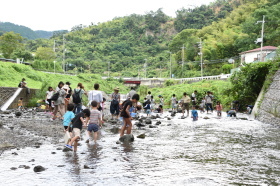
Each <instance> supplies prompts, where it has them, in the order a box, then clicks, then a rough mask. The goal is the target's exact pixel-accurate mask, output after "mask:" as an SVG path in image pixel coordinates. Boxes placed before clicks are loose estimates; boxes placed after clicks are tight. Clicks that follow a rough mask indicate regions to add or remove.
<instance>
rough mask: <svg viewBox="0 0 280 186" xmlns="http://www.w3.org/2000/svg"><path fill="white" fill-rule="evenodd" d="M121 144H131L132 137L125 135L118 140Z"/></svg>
mask: <svg viewBox="0 0 280 186" xmlns="http://www.w3.org/2000/svg"><path fill="white" fill-rule="evenodd" d="M119 140H120V141H121V142H133V141H134V136H133V135H132V134H126V135H124V136H122V137H120V139H119Z"/></svg>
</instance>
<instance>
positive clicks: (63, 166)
mask: <svg viewBox="0 0 280 186" xmlns="http://www.w3.org/2000/svg"><path fill="white" fill-rule="evenodd" d="M57 167H65V165H58V166H57Z"/></svg>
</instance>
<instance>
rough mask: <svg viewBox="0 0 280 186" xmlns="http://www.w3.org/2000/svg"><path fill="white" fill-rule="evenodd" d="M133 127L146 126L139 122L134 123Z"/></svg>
mask: <svg viewBox="0 0 280 186" xmlns="http://www.w3.org/2000/svg"><path fill="white" fill-rule="evenodd" d="M134 125H136V126H137V127H145V126H146V125H145V124H143V123H141V122H136V123H135V124H134Z"/></svg>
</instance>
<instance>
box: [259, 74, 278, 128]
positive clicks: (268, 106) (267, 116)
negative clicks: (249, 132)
mask: <svg viewBox="0 0 280 186" xmlns="http://www.w3.org/2000/svg"><path fill="white" fill-rule="evenodd" d="M256 119H258V120H260V121H262V122H264V123H270V124H278V125H280V70H278V71H277V72H276V73H275V75H274V78H273V82H272V84H271V85H270V87H269V89H268V91H267V92H266V93H265V94H264V96H263V99H262V101H261V105H260V108H259V110H258V112H257V114H256Z"/></svg>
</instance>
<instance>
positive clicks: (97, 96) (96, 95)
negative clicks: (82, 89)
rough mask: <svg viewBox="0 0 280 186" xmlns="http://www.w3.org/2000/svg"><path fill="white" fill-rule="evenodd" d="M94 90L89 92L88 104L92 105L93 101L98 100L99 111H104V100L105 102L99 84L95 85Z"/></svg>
mask: <svg viewBox="0 0 280 186" xmlns="http://www.w3.org/2000/svg"><path fill="white" fill-rule="evenodd" d="M93 88H94V90H91V91H89V92H88V101H89V103H88V105H89V106H90V107H91V102H92V101H96V102H97V109H98V110H99V111H102V104H101V103H102V102H103V95H102V92H101V91H100V90H99V84H98V83H95V84H94V86H93Z"/></svg>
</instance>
